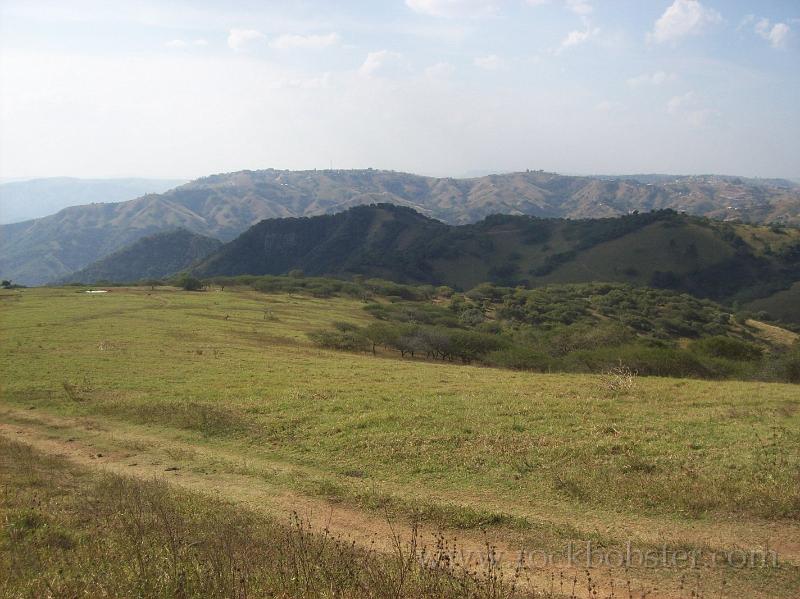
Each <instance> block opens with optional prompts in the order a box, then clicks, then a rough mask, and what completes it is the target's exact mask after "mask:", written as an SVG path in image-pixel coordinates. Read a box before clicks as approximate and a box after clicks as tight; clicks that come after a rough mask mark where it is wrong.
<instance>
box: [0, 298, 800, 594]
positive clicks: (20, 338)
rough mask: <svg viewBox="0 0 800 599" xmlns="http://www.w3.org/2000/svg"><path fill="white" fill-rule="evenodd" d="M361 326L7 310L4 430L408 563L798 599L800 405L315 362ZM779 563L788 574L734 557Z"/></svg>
mask: <svg viewBox="0 0 800 599" xmlns="http://www.w3.org/2000/svg"><path fill="white" fill-rule="evenodd" d="M362 306H363V304H362V303H360V302H358V301H356V300H350V299H342V298H332V299H314V298H309V297H305V296H299V295H264V294H259V293H256V292H252V291H245V290H230V289H227V288H226V290H225V291H224V292H221V291H209V292H204V293H190V292H183V291H177V290H173V289H167V288H160V289H156V290H155V291H150V290H148V289H145V288H136V289H122V288H118V289H113V290H111V291H110V292H109V293H107V294H102V295H88V294H84V293H80V292H79V290H77V289H75V288H64V289H25V290H14V291H7V292H2V294H1V295H0V310H2V312H0V318H2V339H0V343H1V346H0V364H1V365H2V402H1V404H0V423H1V424H2V426H0V433H2V434H3V435H4V436H7V437H13V438H15V439H17V440H19V441H21V442H23V443H28V444H30V445H33V446H35V447H37V448H38V450H39V451H41V452H43V453H57V454H63V455H64V456H66V457H67V458H68V459H70V460H71V461H72V462H76V463H78V464H79V465H80V466H81V467H82V468H85V469H89V470H96V469H100V468H102V469H105V470H110V471H111V472H114V473H117V474H124V475H127V476H132V477H138V478H152V477H153V476H158V477H164V478H166V479H167V480H168V481H169V482H170V483H172V484H173V485H175V486H180V487H182V488H186V489H189V490H191V491H192V492H196V493H199V494H201V496H212V497H215V496H222V497H224V498H225V499H226V500H228V501H232V502H240V503H242V504H243V505H247V506H248V507H249V508H250V509H255V510H256V511H259V512H262V511H263V512H264V513H265V514H267V513H269V514H271V515H272V516H276V515H277V516H280V517H285V516H286V514H287V513H288V512H290V511H291V510H292V509H298V508H299V509H302V510H304V513H306V514H307V516H308V518H309V520H310V521H312V522H315V523H317V524H319V525H320V527H325V526H328V527H329V528H332V529H334V530H337V529H338V532H342V533H346V534H350V535H351V536H352V537H353V539H354V541H355V542H357V543H359V544H361V543H363V544H365V545H369V544H370V543H377V544H378V545H379V546H380V544H381V543H387V541H386V537H387V535H389V534H390V533H391V530H392V527H391V526H388V524H387V521H391V522H394V523H396V525H397V526H407V525H408V524H409V523H410V522H412V521H419V522H420V526H421V527H422V528H421V530H422V534H424V535H431V536H432V538H433V535H435V534H436V531H438V530H444V531H446V533H447V535H449V536H457V537H458V538H459V539H460V542H461V544H462V546H464V547H475V548H478V549H480V547H482V546H483V543H485V542H489V543H490V544H492V545H495V546H496V547H497V548H498V551H500V552H503V553H504V554H509V555H512V554H515V552H518V551H519V550H534V549H537V550H546V551H550V552H563V550H564V547H565V546H566V545H567V544H568V543H569V542H570V541H572V542H574V543H578V544H582V546H583V547H585V544H586V542H587V541H591V542H592V543H593V546H594V547H595V548H604V549H606V550H613V549H619V548H624V547H625V546H626V544H627V543H629V542H630V543H631V545H632V546H633V547H634V548H636V549H640V550H642V551H659V552H660V551H665V550H668V551H669V552H674V551H688V552H695V554H696V555H698V556H699V558H698V565H697V567H696V568H688V569H687V568H678V567H637V566H633V567H631V568H628V569H627V570H626V569H624V568H619V567H615V566H614V564H612V567H611V571H610V572H609V568H607V567H604V568H597V572H598V573H599V572H600V571H601V570H602V573H603V574H602V576H603V580H604V581H605V582H604V583H603V584H605V585H606V587H610V585H611V583H612V581H614V580H617V582H616V587H615V588H616V589H618V590H619V589H621V588H623V587H624V586H625V584H626V583H627V582H626V581H630V583H631V584H632V585H633V587H634V588H635V589H638V590H637V591H636V594H635V595H634V596H640V594H641V593H644V592H645V591H648V590H649V592H650V594H649V595H647V596H650V597H661V596H664V597H672V596H674V597H680V596H687V597H688V596H690V592H692V591H694V592H696V593H702V594H703V595H704V596H708V597H711V596H730V597H743V596H747V597H795V596H796V592H797V589H798V588H800V542H798V539H800V388H799V387H798V386H793V385H780V384H766V383H745V382H711V381H695V380H677V379H658V378H642V377H640V378H639V379H638V380H636V381H635V383H634V385H633V387H632V388H630V389H628V390H623V391H620V390H615V389H614V385H613V384H610V381H609V380H608V379H607V378H606V377H603V376H588V375H568V374H563V375H544V374H531V373H522V372H510V371H504V370H497V369H490V368H480V367H473V366H460V365H454V364H437V363H430V362H424V361H414V360H399V359H395V358H391V357H388V356H382V355H378V356H372V355H371V354H370V355H360V354H348V353H341V352H339V353H335V352H328V351H323V350H319V349H317V348H315V347H313V346H312V345H311V344H310V343H309V342H308V340H307V337H306V333H307V332H309V331H311V330H314V329H318V328H328V327H330V326H331V325H332V323H333V322H337V321H348V322H352V323H356V324H365V323H367V322H369V319H370V317H369V316H368V315H367V313H366V312H365V311H364V310H363V309H362ZM8 534H9V533H8V531H7V530H6V531H5V532H4V535H6V537H5V539H6V541H7V538H8ZM376 539H377V540H376ZM765 545H767V546H768V548H769V549H770V550H774V551H775V552H776V554H777V558H778V565H777V566H774V567H773V566H764V567H749V566H745V567H737V563H738V562H737V560H738V554H737V556H734V559H732V560H728V559H719V558H718V557H716V558H715V557H714V556H721V555H726V556H728V557H730V556H731V555H732V554H731V553H730V552H731V551H734V552H735V551H739V552H741V551H750V550H754V549H759V548H761V549H763V548H764V547H765ZM9 547H10V545H9V544H8V542H6V543H5V545H4V550H5V551H6V552H8V551H9ZM386 548H388V549H391V543H388V544H387V545H386ZM69 550H70V549H63V551H69ZM54 551H56V549H54ZM58 551H62V549H58ZM12 552H13V548H12ZM714 560H715V561H714ZM584 570H585V568H580V567H578V566H575V567H573V566H571V565H564V564H563V563H556V564H554V565H540V566H538V565H537V566H536V567H535V568H532V569H531V576H532V578H533V580H534V584H536V585H539V586H540V587H541V588H548V587H547V581H548V579H549V580H552V577H553V576H555V577H561V576H570V577H572V578H570V580H572V579H573V578H574V577H575V576H577V574H576V573H580V576H581V577H582V578H581V580H582V583H581V584H582V585H583V587H582V588H584V591H583V595H580V594H578V596H590V595H587V594H586V591H585V588H586V583H585V580H584V579H585V573H584ZM592 571H593V572H594V570H592ZM548 577H551V578H548ZM656 589H657V590H656ZM626 592H627V591H626ZM606 594H608V593H606ZM566 595H567V596H569V592H567V593H566ZM617 596H628V595H627V594H618V595H617Z"/></svg>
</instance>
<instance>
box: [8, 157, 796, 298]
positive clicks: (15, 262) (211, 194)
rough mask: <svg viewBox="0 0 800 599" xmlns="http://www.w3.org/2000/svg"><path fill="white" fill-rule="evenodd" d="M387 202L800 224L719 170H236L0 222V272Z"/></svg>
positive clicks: (784, 199) (448, 214) (791, 207)
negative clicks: (652, 179)
mask: <svg viewBox="0 0 800 599" xmlns="http://www.w3.org/2000/svg"><path fill="white" fill-rule="evenodd" d="M377 202H388V203H392V204H397V205H402V206H407V207H410V208H414V209H415V210H417V211H419V212H421V213H422V214H425V215H426V216H429V217H431V218H436V219H439V220H441V221H443V222H447V223H450V224H467V223H473V222H477V221H479V220H481V219H482V218H485V217H486V216H488V215H490V214H517V215H523V214H527V215H532V216H539V217H551V218H565V217H566V218H601V217H610V216H618V215H622V214H628V213H630V212H632V211H635V210H639V211H649V210H654V209H663V208H673V209H676V210H685V211H687V212H690V213H695V214H702V215H706V216H711V217H714V218H719V219H727V218H739V219H741V220H745V221H752V222H773V221H780V222H785V223H790V224H791V223H795V224H800V188H798V187H786V186H779V185H776V184H770V183H769V182H767V183H764V184H759V183H757V182H753V181H749V180H742V179H736V178H730V177H728V178H726V177H676V178H673V179H672V180H670V181H660V180H659V181H658V182H656V183H644V182H639V181H637V180H635V179H633V180H629V179H621V178H616V179H607V178H598V177H565V176H561V175H556V174H552V173H544V172H540V171H536V172H524V173H510V174H505V175H491V176H486V177H480V178H475V179H452V178H434V177H421V176H417V175H410V174H406V173H397V172H392V171H377V170H372V169H368V170H355V171H332V170H327V171H277V170H263V171H242V172H238V173H229V174H224V175H214V176H210V177H205V178H202V179H198V180H196V181H193V182H191V183H188V184H186V185H183V186H181V187H178V188H176V189H173V190H170V191H168V192H166V193H164V194H160V195H147V196H143V197H141V198H138V199H136V200H132V201H130V202H124V203H120V204H99V205H91V206H81V207H72V208H68V209H66V210H63V211H61V212H59V213H58V214H55V215H52V216H49V217H46V218H43V219H38V220H34V221H26V222H24V223H17V224H14V225H5V226H2V227H0V276H2V278H5V279H13V280H17V281H18V282H20V283H26V284H39V283H44V282H46V281H50V280H54V279H58V278H61V277H63V276H65V275H67V274H69V273H70V272H73V271H75V270H78V269H80V268H83V267H84V266H86V265H88V264H89V263H91V262H93V261H95V260H97V259H99V258H101V257H103V256H105V255H107V254H109V253H111V252H113V251H115V250H117V249H119V248H121V247H123V246H124V245H126V244H129V243H131V242H133V241H135V240H136V239H138V238H140V237H143V236H145V235H149V234H152V233H154V232H156V231H160V230H167V229H173V228H175V227H183V228H186V229H188V230H190V231H192V232H195V233H199V234H201V235H208V236H212V237H216V238H219V239H222V240H225V241H227V240H231V239H233V238H235V237H236V236H237V235H238V234H240V233H241V232H243V231H244V230H246V229H247V228H248V227H250V226H252V225H253V224H255V223H257V222H259V221H260V220H262V219H266V218H281V217H299V216H314V215H320V214H330V213H335V212H340V211H342V210H346V209H347V208H350V207H353V206H357V205H363V204H373V203H377Z"/></svg>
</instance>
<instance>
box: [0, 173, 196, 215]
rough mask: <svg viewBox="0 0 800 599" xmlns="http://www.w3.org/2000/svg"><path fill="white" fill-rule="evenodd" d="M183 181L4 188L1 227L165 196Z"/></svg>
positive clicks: (65, 180) (62, 180) (70, 181)
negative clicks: (94, 206) (150, 195)
mask: <svg viewBox="0 0 800 599" xmlns="http://www.w3.org/2000/svg"><path fill="white" fill-rule="evenodd" d="M185 182H186V181H185V180H183V179H138V178H129V179H76V178H74V177H48V178H44V179H29V180H26V181H9V182H7V183H2V184H0V223H3V224H7V223H17V222H21V221H25V220H30V219H33V218H41V217H43V216H47V215H49V214H54V213H56V212H58V211H59V210H63V209H64V208H67V207H68V206H77V205H84V204H91V203H97V202H124V201H127V200H133V199H135V198H138V197H140V196H142V195H144V194H147V193H162V192H164V191H167V190H168V189H172V188H173V187H177V186H178V185H181V184H183V183H185Z"/></svg>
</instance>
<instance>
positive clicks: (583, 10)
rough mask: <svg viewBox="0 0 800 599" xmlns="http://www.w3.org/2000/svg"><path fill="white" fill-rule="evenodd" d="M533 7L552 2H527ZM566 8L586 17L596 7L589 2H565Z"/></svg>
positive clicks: (580, 0) (584, 0) (569, 0)
mask: <svg viewBox="0 0 800 599" xmlns="http://www.w3.org/2000/svg"><path fill="white" fill-rule="evenodd" d="M526 1H527V3H528V4H529V5H531V6H544V5H545V4H550V3H551V0H526ZM563 2H564V6H566V7H567V8H568V9H569V10H571V11H572V12H574V13H575V14H576V15H581V16H586V15H589V14H591V13H592V11H593V10H594V7H593V6H592V4H591V2H589V0H563Z"/></svg>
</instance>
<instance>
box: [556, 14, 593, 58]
mask: <svg viewBox="0 0 800 599" xmlns="http://www.w3.org/2000/svg"><path fill="white" fill-rule="evenodd" d="M599 33H600V29H599V28H598V27H592V26H591V25H590V24H589V23H588V22H587V23H586V29H584V30H583V31H579V30H577V29H576V30H575V31H570V32H569V33H568V34H567V36H566V37H565V38H564V39H563V40H561V45H560V46H559V47H558V49H557V50H556V51H555V53H556V54H560V53H561V52H563V51H564V50H568V49H569V48H572V47H574V46H580V45H581V44H585V43H586V42H588V41H589V40H590V39H592V38H593V37H595V36H597V34H599Z"/></svg>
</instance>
